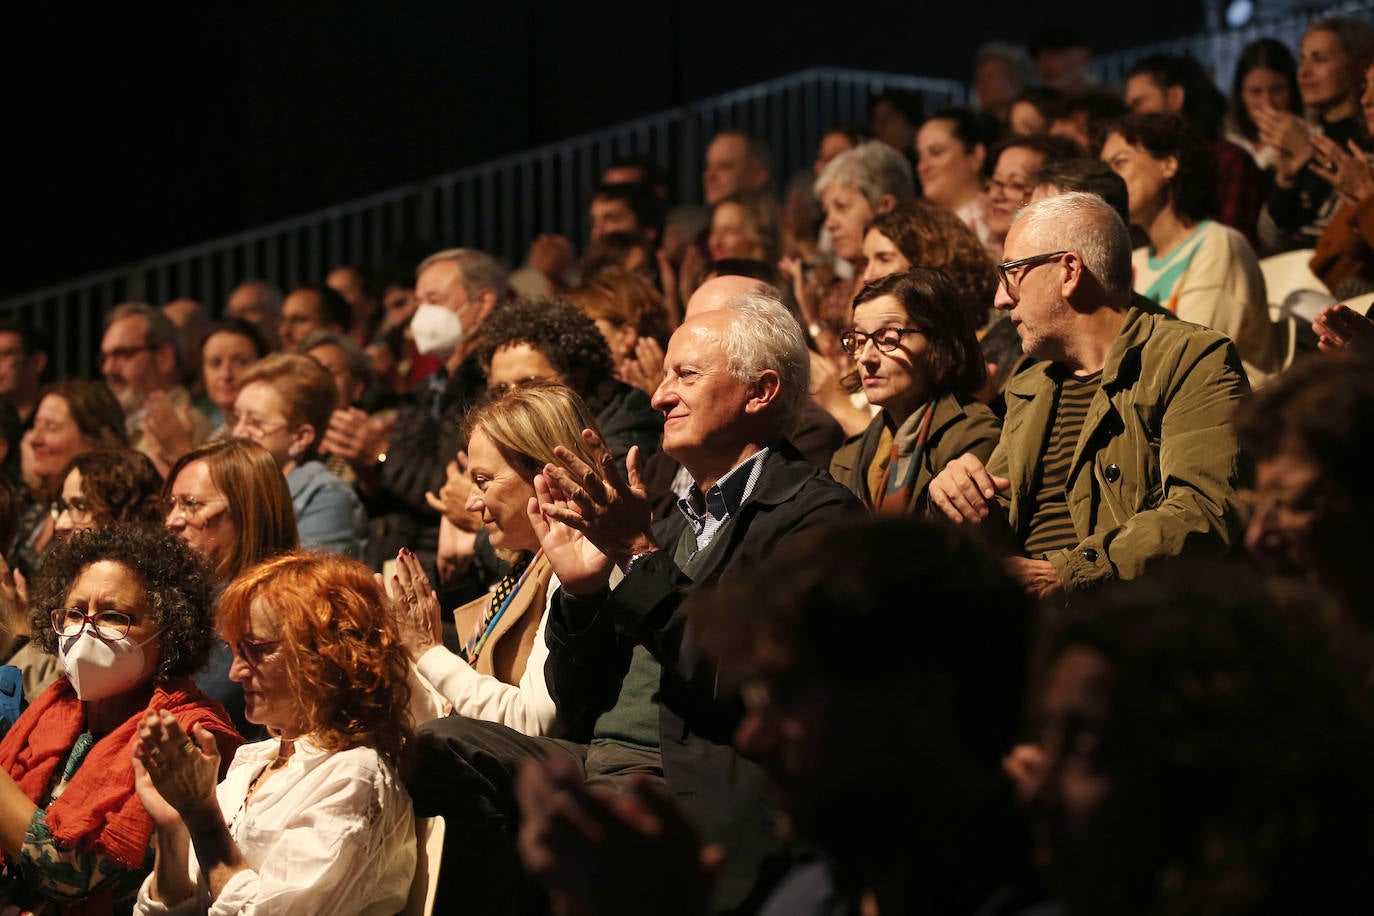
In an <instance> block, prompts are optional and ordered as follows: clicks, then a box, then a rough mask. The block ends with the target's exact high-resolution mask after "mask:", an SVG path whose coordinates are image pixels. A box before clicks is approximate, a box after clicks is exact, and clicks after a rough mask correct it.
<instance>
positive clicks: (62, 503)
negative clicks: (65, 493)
mask: <svg viewBox="0 0 1374 916" xmlns="http://www.w3.org/2000/svg"><path fill="white" fill-rule="evenodd" d="M63 512H65V513H67V515H69V516H70V517H71V519H72V521H77V520H78V519H83V518H89V517H90V515H91V504H90V503H88V502H86V500H85V499H84V498H82V497H80V496H77V497H74V498H73V499H72V500H71V501H68V500H65V499H59V500H58V501H57V502H55V503H53V504H52V513H53V517H54V518H56V517H57V516H59V515H61V514H62V513H63Z"/></svg>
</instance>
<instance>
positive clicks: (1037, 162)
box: [925, 134, 1084, 303]
mask: <svg viewBox="0 0 1374 916" xmlns="http://www.w3.org/2000/svg"><path fill="white" fill-rule="evenodd" d="M1083 153H1084V151H1083V150H1082V149H1081V148H1079V146H1078V144H1076V143H1074V142H1073V141H1072V140H1070V139H1068V138H1067V137H1054V136H1051V135H1049V134H1028V135H1026V136H1015V135H1013V136H1011V137H1008V138H1007V139H1006V140H1003V141H1002V142H1001V143H1000V144H998V145H997V146H995V147H993V150H992V156H991V160H992V163H993V166H992V177H991V178H989V179H988V192H987V227H988V250H989V252H990V253H991V254H992V257H993V259H994V260H995V259H998V258H1000V257H1001V256H1002V243H1003V242H1005V241H1006V239H1007V230H1008V229H1010V228H1011V218H1012V217H1013V216H1015V215H1016V211H1017V210H1020V209H1021V208H1022V207H1024V206H1025V205H1026V204H1028V203H1030V196H1031V191H1033V190H1034V189H1035V186H1034V184H1032V182H1031V176H1033V175H1034V174H1035V173H1036V172H1038V171H1039V170H1040V169H1043V168H1044V167H1045V166H1047V165H1049V164H1050V163H1052V162H1064V161H1066V160H1069V159H1076V158H1078V157H1080V156H1082V155H1083ZM925 266H927V267H934V266H935V265H933V264H927V265H925ZM987 301H988V302H989V303H991V301H992V297H991V296H988V297H987Z"/></svg>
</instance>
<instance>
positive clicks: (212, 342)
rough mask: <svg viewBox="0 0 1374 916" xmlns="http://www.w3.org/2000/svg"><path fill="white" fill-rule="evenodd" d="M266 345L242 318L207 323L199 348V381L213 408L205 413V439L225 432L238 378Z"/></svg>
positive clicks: (230, 419)
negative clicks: (207, 422) (207, 428)
mask: <svg viewBox="0 0 1374 916" xmlns="http://www.w3.org/2000/svg"><path fill="white" fill-rule="evenodd" d="M268 346H269V345H268V343H267V340H266V339H265V338H264V337H263V336H262V332H261V331H259V330H258V326H257V325H255V324H253V323H251V322H249V321H246V320H244V319H242V318H226V319H224V320H223V321H219V322H216V323H215V324H212V325H210V327H209V329H208V331H207V333H206V335H205V344H204V345H203V346H202V347H201V349H200V378H201V384H202V385H203V386H204V388H205V396H206V397H207V398H208V399H209V401H210V404H211V405H212V407H213V408H214V409H213V411H212V412H208V413H207V414H206V415H207V416H208V417H209V419H210V423H211V425H212V426H213V430H212V431H211V433H210V435H209V436H208V437H207V440H210V441H213V440H216V439H223V438H225V437H226V436H227V435H229V430H230V429H232V428H233V426H234V399H235V398H237V397H238V396H239V384H240V382H239V379H240V377H241V376H242V375H243V371H244V370H245V369H247V368H248V367H249V366H251V365H252V364H253V363H255V362H257V361H258V360H260V359H262V358H263V357H264V356H266V355H267V354H268V352H269V351H268Z"/></svg>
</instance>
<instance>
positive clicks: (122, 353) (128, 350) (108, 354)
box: [100, 344, 153, 363]
mask: <svg viewBox="0 0 1374 916" xmlns="http://www.w3.org/2000/svg"><path fill="white" fill-rule="evenodd" d="M151 349H153V348H152V347H150V346H148V345H147V344H144V345H143V346H141V347H115V348H114V349H111V350H101V351H100V361H101V362H102V363H107V362H110V361H111V360H113V361H114V362H117V363H124V362H128V361H129V360H131V359H133V358H134V357H135V356H137V355H138V354H139V353H142V352H143V351H144V350H151Z"/></svg>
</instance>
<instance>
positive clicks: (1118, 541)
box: [930, 193, 1249, 597]
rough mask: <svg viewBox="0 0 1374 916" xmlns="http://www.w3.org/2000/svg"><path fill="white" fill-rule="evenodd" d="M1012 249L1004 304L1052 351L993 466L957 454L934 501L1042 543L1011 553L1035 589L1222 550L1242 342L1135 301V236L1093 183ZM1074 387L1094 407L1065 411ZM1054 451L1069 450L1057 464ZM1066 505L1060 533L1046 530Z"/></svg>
mask: <svg viewBox="0 0 1374 916" xmlns="http://www.w3.org/2000/svg"><path fill="white" fill-rule="evenodd" d="M1004 251H1005V256H1006V258H1007V260H1006V261H1005V262H1004V263H1003V264H1001V265H999V267H998V272H999V274H1000V275H1001V283H1000V285H999V286H998V290H997V300H996V305H997V307H998V308H1001V309H1007V310H1009V311H1010V313H1011V321H1012V323H1013V325H1014V326H1015V327H1016V329H1017V332H1018V334H1019V335H1020V337H1021V341H1022V346H1023V348H1024V349H1025V351H1026V353H1028V354H1030V355H1031V356H1034V357H1037V358H1038V359H1040V360H1042V361H1041V362H1039V363H1037V364H1036V365H1034V366H1032V367H1031V368H1030V369H1028V370H1026V371H1025V372H1023V373H1022V374H1021V375H1019V376H1017V377H1016V378H1014V379H1013V380H1012V381H1011V382H1010V383H1009V384H1008V386H1007V392H1006V397H1007V417H1006V423H1005V426H1004V427H1003V430H1002V438H1001V441H1000V442H999V444H998V446H997V449H996V451H994V452H993V454H992V457H991V458H990V459H989V460H988V463H987V466H986V467H984V465H983V464H982V462H980V461H978V459H977V458H976V457H975V456H973V455H968V454H966V455H963V456H961V457H960V458H958V459H956V460H954V461H952V462H950V463H949V465H947V466H946V467H945V469H944V470H943V471H942V472H941V473H940V474H939V475H938V476H937V477H936V478H935V480H934V481H932V482H931V485H930V497H931V501H932V503H933V504H934V505H935V506H936V507H937V508H938V509H940V510H941V511H943V512H944V513H945V514H946V515H947V516H949V517H950V518H951V519H952V520H954V521H956V522H984V521H985V520H986V519H989V518H990V517H998V516H1000V517H1002V518H1004V519H1005V521H1006V523H1007V524H1008V525H1009V527H1010V530H1011V532H1012V536H1013V537H1014V538H1015V540H1016V543H1017V544H1019V545H1022V546H1024V545H1026V544H1027V543H1028V542H1029V543H1034V544H1036V545H1037V549H1036V550H1034V551H1033V552H1034V555H1033V556H1023V557H1016V558H1014V559H1012V560H1011V561H1010V562H1011V566H1012V569H1013V571H1014V572H1015V573H1016V574H1017V575H1018V576H1019V577H1020V579H1021V581H1022V583H1023V584H1024V585H1025V586H1026V588H1027V590H1028V591H1030V592H1032V593H1033V594H1036V595H1039V596H1041V597H1052V596H1055V595H1058V594H1060V593H1062V592H1065V591H1072V590H1074V589H1078V588H1083V587H1086V586H1090V585H1093V584H1096V583H1099V582H1104V581H1107V580H1110V579H1118V578H1119V579H1130V578H1132V577H1135V576H1138V575H1140V574H1141V573H1142V571H1144V570H1145V569H1147V568H1148V567H1149V566H1150V565H1151V564H1152V563H1153V562H1155V561H1158V560H1161V559H1164V558H1167V557H1175V556H1181V555H1185V554H1186V555H1190V556H1195V555H1207V554H1211V555H1217V554H1221V553H1224V552H1225V551H1227V550H1228V549H1229V548H1230V547H1231V545H1233V544H1234V543H1236V541H1237V539H1238V533H1239V532H1238V529H1237V526H1236V522H1235V519H1234V516H1233V513H1232V512H1231V511H1230V506H1231V500H1232V492H1233V490H1234V488H1235V485H1236V483H1237V479H1238V476H1239V458H1238V453H1239V449H1238V445H1237V442H1236V437H1235V432H1234V430H1233V428H1232V426H1231V419H1230V417H1231V410H1232V408H1233V407H1234V405H1235V403H1236V402H1237V401H1238V400H1239V399H1240V398H1241V397H1242V396H1243V395H1244V394H1245V393H1246V391H1247V390H1248V387H1249V386H1248V384H1247V382H1246V378H1245V373H1244V371H1243V370H1242V368H1241V364H1240V359H1239V357H1238V356H1237V355H1236V349H1235V346H1234V345H1233V344H1232V343H1231V341H1230V340H1228V339H1227V338H1226V337H1224V336H1222V335H1220V334H1217V333H1216V332H1214V331H1210V330H1207V329H1206V328H1201V327H1198V326H1197V325H1192V324H1189V323H1187V322H1183V321H1178V320H1177V319H1175V318H1173V317H1172V316H1170V315H1168V314H1167V313H1160V312H1152V311H1146V310H1144V309H1140V308H1135V307H1132V306H1131V298H1130V289H1131V252H1130V238H1129V236H1128V234H1127V232H1126V227H1125V226H1124V225H1123V224H1122V222H1121V219H1120V217H1118V216H1117V215H1116V213H1115V212H1113V211H1112V210H1111V208H1110V207H1108V206H1107V205H1106V204H1105V203H1104V202H1103V201H1102V199H1101V198H1099V197H1097V196H1096V195H1092V194H1081V193H1070V194H1061V195H1059V196H1057V197H1051V198H1047V199H1045V200H1042V201H1037V202H1035V203H1033V204H1031V205H1030V206H1029V207H1027V208H1026V209H1025V210H1023V211H1021V213H1020V214H1018V216H1017V218H1016V220H1015V222H1014V223H1013V224H1012V228H1011V231H1010V232H1009V233H1008V235H1007V241H1006V246H1005V249H1004ZM1075 385H1076V386H1078V387H1077V388H1076V389H1075V387H1074V386H1075ZM1074 390H1077V391H1078V392H1080V395H1079V396H1080V397H1082V398H1084V399H1085V400H1084V401H1083V402H1082V403H1084V404H1085V405H1086V413H1085V414H1083V413H1078V414H1074V413H1073V411H1072V410H1064V411H1061V410H1060V407H1061V405H1063V404H1066V403H1068V397H1067V396H1066V392H1072V391H1074ZM1047 453H1051V454H1059V455H1061V456H1063V459H1065V460H1063V461H1062V462H1061V463H1060V466H1059V467H1058V468H1057V469H1056V468H1052V467H1051V466H1050V465H1051V463H1050V462H1047V461H1046V455H1047ZM1048 478H1054V479H1053V480H1052V481H1050V482H1049V483H1048V484H1047V482H1046V481H1047V479H1048ZM1056 510H1057V512H1058V516H1059V517H1058V519H1057V521H1058V522H1059V532H1060V533H1059V535H1058V536H1057V537H1056V536H1055V532H1050V534H1048V535H1047V533H1046V531H1045V530H1043V529H1040V526H1042V525H1047V526H1050V527H1053V526H1054V524H1055V521H1056V519H1055V518H1053V516H1054V515H1055V512H1056ZM1047 542H1049V543H1050V544H1051V546H1050V547H1049V548H1048V549H1042V548H1043V547H1044V545H1045V544H1046V543H1047Z"/></svg>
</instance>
